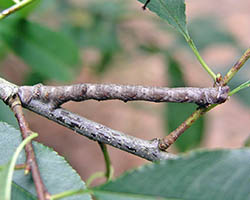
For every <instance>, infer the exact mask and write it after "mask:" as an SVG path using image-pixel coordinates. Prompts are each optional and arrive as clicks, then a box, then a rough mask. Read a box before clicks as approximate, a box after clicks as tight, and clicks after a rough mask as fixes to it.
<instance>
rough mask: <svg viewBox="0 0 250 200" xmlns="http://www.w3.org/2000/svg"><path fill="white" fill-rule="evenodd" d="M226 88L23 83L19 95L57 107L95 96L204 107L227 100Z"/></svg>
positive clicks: (94, 97) (98, 97)
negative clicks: (191, 104)
mask: <svg viewBox="0 0 250 200" xmlns="http://www.w3.org/2000/svg"><path fill="white" fill-rule="evenodd" d="M228 91H229V87H228V86H224V87H216V88H215V87H211V88H194V87H182V88H181V87H180V88H167V87H145V86H131V85H115V84H76V85H70V86H57V87H55V86H43V85H42V84H37V85H35V86H22V87H20V88H19V95H20V97H21V99H22V100H23V101H25V102H27V103H28V102H29V101H31V100H33V99H38V100H40V101H43V102H44V103H47V104H49V105H50V106H51V108H57V107H59V106H60V105H61V104H63V103H65V102H67V101H85V100H89V99H94V100H98V101H104V100H114V99H117V100H121V101H124V102H127V101H139V100H141V101H151V102H175V103H196V104H197V105H200V106H204V105H208V104H219V103H223V102H225V101H226V99H227V97H228Z"/></svg>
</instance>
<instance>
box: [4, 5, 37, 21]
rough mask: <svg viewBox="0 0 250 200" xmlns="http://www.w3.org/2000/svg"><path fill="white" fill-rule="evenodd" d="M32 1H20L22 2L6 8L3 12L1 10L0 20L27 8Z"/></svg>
mask: <svg viewBox="0 0 250 200" xmlns="http://www.w3.org/2000/svg"><path fill="white" fill-rule="evenodd" d="M33 1H34V0H22V1H18V2H17V3H16V4H14V5H13V6H11V7H10V8H7V9H5V10H3V11H2V12H0V20H1V19H3V18H5V17H7V16H8V15H10V14H12V13H14V12H16V11H17V10H19V9H21V8H23V7H25V6H27V5H28V4H30V3H31V2H33Z"/></svg>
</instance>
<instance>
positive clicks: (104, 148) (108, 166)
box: [98, 142, 113, 182]
mask: <svg viewBox="0 0 250 200" xmlns="http://www.w3.org/2000/svg"><path fill="white" fill-rule="evenodd" d="M98 144H99V146H100V148H101V150H102V153H103V156H104V160H105V165H106V173H105V176H106V178H107V182H108V181H110V180H111V179H112V176H113V168H112V164H111V161H110V157H109V153H108V149H107V145H106V144H104V143H102V142H98Z"/></svg>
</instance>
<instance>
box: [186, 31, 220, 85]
mask: <svg viewBox="0 0 250 200" xmlns="http://www.w3.org/2000/svg"><path fill="white" fill-rule="evenodd" d="M184 37H185V39H186V41H187V43H188V45H189V46H190V47H191V49H192V50H193V52H194V54H195V56H196V58H197V59H198V61H199V62H200V64H201V66H202V67H203V68H204V69H205V70H206V71H207V73H208V74H209V75H210V76H211V77H212V78H213V80H214V82H215V81H216V74H215V73H214V72H213V71H212V69H210V67H209V66H208V65H207V64H206V62H205V61H204V60H203V58H202V57H201V55H200V53H199V51H198V49H197V48H196V46H195V44H194V42H193V40H192V39H191V38H190V36H186V35H184Z"/></svg>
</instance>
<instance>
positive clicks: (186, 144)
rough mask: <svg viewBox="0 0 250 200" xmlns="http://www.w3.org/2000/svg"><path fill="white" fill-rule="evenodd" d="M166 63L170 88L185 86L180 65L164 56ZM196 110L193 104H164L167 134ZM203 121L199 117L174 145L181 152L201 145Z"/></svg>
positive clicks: (170, 57) (168, 56)
mask: <svg viewBox="0 0 250 200" xmlns="http://www.w3.org/2000/svg"><path fill="white" fill-rule="evenodd" d="M166 62H168V63H167V64H168V73H167V74H168V76H169V86H170V87H183V86H185V85H186V84H185V81H184V77H183V74H182V71H181V67H180V64H179V63H178V62H177V61H176V60H175V59H174V58H173V57H172V56H170V55H166ZM196 108H197V105H195V104H188V103H170V104H166V106H165V109H164V115H165V119H166V122H165V123H166V127H167V128H166V132H167V133H168V134H169V133H170V132H172V131H173V130H175V129H176V128H177V127H178V126H179V125H180V124H181V123H182V122H184V121H185V120H186V119H187V118H188V117H189V116H190V115H191V114H192V113H193V112H194V111H195V109H196ZM204 125H205V119H204V117H201V118H200V119H198V120H197V121H196V122H195V123H194V124H193V125H192V126H191V127H190V128H189V129H187V130H186V131H185V133H183V134H182V135H181V136H180V137H179V138H178V139H177V141H176V142H175V143H174V144H175V146H176V147H177V149H178V150H179V151H181V152H184V151H187V150H190V149H193V148H195V147H198V146H199V144H200V143H201V140H202V138H203V133H204Z"/></svg>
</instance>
